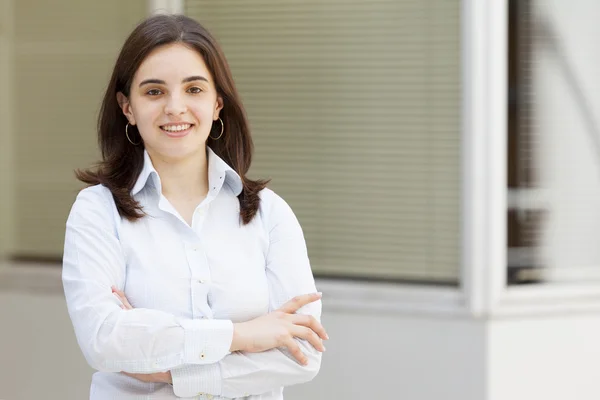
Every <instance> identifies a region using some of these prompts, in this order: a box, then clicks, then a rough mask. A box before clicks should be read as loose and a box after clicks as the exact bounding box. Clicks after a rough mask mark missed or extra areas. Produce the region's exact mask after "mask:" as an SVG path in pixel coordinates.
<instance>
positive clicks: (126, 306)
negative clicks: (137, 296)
mask: <svg viewBox="0 0 600 400" xmlns="http://www.w3.org/2000/svg"><path fill="white" fill-rule="evenodd" d="M111 289H112V292H113V294H114V295H115V297H117V298H118V299H119V301H120V302H121V303H122V304H121V308H122V309H124V310H133V306H132V305H131V304H129V300H127V297H125V293H123V291H121V290H119V289H117V288H116V287H115V286H111Z"/></svg>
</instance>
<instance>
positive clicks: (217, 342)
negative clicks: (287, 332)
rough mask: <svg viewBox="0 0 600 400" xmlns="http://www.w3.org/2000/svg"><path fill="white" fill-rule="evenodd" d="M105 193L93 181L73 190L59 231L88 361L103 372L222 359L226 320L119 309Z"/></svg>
mask: <svg viewBox="0 0 600 400" xmlns="http://www.w3.org/2000/svg"><path fill="white" fill-rule="evenodd" d="M108 196H110V193H109V192H108V191H107V190H106V189H105V188H102V187H98V186H97V187H92V188H88V189H85V190H83V191H82V192H80V194H79V195H78V196H77V200H76V201H75V204H74V205H73V208H72V210H71V213H70V215H69V218H68V221H67V227H66V236H65V248H64V256H63V271H62V279H63V286H64V291H65V296H66V301H67V307H68V310H69V315H70V317H71V320H72V322H73V326H74V329H75V335H76V337H77V341H78V343H79V346H80V347H81V350H82V352H83V354H84V356H85V358H86V360H87V361H88V363H89V364H90V366H92V368H95V369H97V370H100V371H107V372H119V371H125V372H132V373H153V372H160V371H166V370H169V369H172V368H175V367H177V366H180V365H182V364H190V365H193V364H198V365H204V364H214V363H216V362H218V361H219V360H221V359H222V358H223V357H225V356H226V355H227V354H229V349H230V346H231V341H232V335H233V324H232V322H231V321H228V320H192V319H183V318H177V317H175V316H173V315H171V314H169V313H165V312H162V311H158V310H150V309H143V308H138V309H134V310H123V309H121V307H120V302H119V300H118V299H117V298H116V297H115V296H114V295H113V294H112V292H111V286H112V285H113V284H116V285H117V286H118V287H120V288H123V286H124V283H125V259H124V255H123V253H122V250H121V246H120V242H119V239H118V235H117V230H116V219H115V213H116V209H113V208H114V204H112V203H111V202H110V198H109V197H108Z"/></svg>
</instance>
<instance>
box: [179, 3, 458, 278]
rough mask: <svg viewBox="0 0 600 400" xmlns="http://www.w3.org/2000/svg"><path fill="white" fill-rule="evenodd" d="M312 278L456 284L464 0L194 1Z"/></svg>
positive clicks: (192, 11) (257, 170)
mask: <svg viewBox="0 0 600 400" xmlns="http://www.w3.org/2000/svg"><path fill="white" fill-rule="evenodd" d="M185 5H186V6H185V8H186V13H187V14H188V15H190V16H191V17H193V18H196V19H198V20H199V21H200V22H201V23H203V24H204V25H206V26H207V27H208V28H209V29H210V30H211V31H212V32H213V33H214V34H215V35H216V36H217V38H218V40H219V41H220V43H221V44H222V46H223V47H224V51H225V54H226V55H227V57H228V60H229V63H230V65H231V68H232V71H233V74H234V78H235V80H236V82H237V85H238V89H239V90H240V93H241V94H242V97H243V100H244V103H245V105H246V108H247V111H248V114H249V118H250V122H251V124H252V129H253V135H254V138H255V143H256V154H255V156H256V157H255V163H254V167H253V169H252V171H251V174H252V175H253V176H257V177H271V178H272V179H273V182H272V185H271V187H272V188H273V189H274V190H275V191H276V192H278V193H279V194H281V195H282V196H283V197H284V198H285V199H286V200H287V201H288V202H289V203H290V205H291V206H292V208H293V209H294V211H295V212H296V214H297V216H298V218H299V220H300V222H301V224H302V226H303V228H304V231H305V235H306V238H307V242H308V247H309V252H310V256H311V260H312V264H313V268H314V271H315V273H316V274H317V275H318V276H331V277H349V278H360V279H375V280H378V279H381V280H384V279H385V280H398V281H416V282H432V283H442V284H457V282H458V279H459V275H460V272H459V269H460V267H459V265H460V243H461V236H460V231H461V223H460V220H461V215H460V212H461V211H460V210H461V206H460V193H461V186H460V185H461V184H460V173H461V171H460V166H461V161H460V149H461V133H460V125H461V121H460V109H461V87H460V79H461V66H460V59H461V55H460V31H461V28H460V11H461V2H460V1H458V0H456V1H454V0H453V1H448V0H438V1H430V2H422V1H419V0H413V1H402V2H375V3H373V2H361V1H351V2H347V1H345V2H340V1H336V0H328V1H319V2H313V1H300V0H298V1H289V2H279V1H275V0H272V1H261V2H246V1H241V0H236V1H233V0H232V1H227V2H216V1H199V0H196V1H194V0H189V1H186V2H185Z"/></svg>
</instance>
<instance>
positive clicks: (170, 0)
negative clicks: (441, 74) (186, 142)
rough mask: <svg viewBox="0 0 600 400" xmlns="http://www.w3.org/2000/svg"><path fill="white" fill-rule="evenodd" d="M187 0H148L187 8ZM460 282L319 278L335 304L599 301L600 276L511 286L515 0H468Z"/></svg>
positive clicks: (503, 306)
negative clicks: (511, 8)
mask: <svg viewBox="0 0 600 400" xmlns="http://www.w3.org/2000/svg"><path fill="white" fill-rule="evenodd" d="M184 9H185V4H184V0H149V10H150V12H151V13H153V12H156V11H165V10H167V12H183V10H184ZM461 10H462V21H463V22H462V24H461V33H460V34H461V43H462V44H461V51H462V54H461V61H462V72H461V78H462V89H461V92H462V98H463V103H462V105H461V142H462V143H461V146H462V147H461V149H462V157H461V164H462V165H461V178H462V184H463V186H462V188H461V195H462V199H461V211H462V224H461V232H460V234H461V271H460V276H459V279H460V284H459V286H458V287H447V286H435V285H422V284H390V283H380V282H366V281H360V280H351V281H350V280H342V279H333V278H332V279H329V278H317V285H318V287H319V289H320V290H322V291H323V292H324V300H325V301H326V303H327V305H328V307H330V308H331V309H340V310H348V311H350V310H351V311H357V310H362V311H375V312H403V313H404V312H415V311H417V312H419V313H420V314H436V315H447V316H455V317H475V318H477V317H489V316H510V315H523V314H531V313H534V314H539V313H548V312H550V313H554V312H562V311H566V310H569V311H572V310H574V309H577V310H588V309H594V310H595V309H600V284H599V285H581V284H560V285H557V284H548V283H540V284H535V285H532V286H511V287H508V286H507V220H506V213H507V202H508V186H507V167H508V166H507V163H508V160H507V158H508V153H507V139H508V137H507V133H508V131H507V129H508V98H507V96H508V0H498V1H493V2H483V1H479V0H461Z"/></svg>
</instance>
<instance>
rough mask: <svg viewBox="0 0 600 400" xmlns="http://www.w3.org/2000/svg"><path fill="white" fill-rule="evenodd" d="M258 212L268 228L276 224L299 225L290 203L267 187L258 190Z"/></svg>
mask: <svg viewBox="0 0 600 400" xmlns="http://www.w3.org/2000/svg"><path fill="white" fill-rule="evenodd" d="M259 196H260V214H261V215H262V217H263V219H264V220H265V223H266V225H267V226H268V227H269V228H271V229H272V228H273V227H275V226H277V225H281V224H285V225H299V223H298V219H297V218H296V215H295V214H294V211H293V210H292V208H291V207H290V205H289V204H288V203H287V202H286V201H285V200H284V199H283V198H282V197H281V196H279V195H278V194H277V193H275V192H274V191H273V190H271V189H269V188H265V189H263V190H261V191H260V192H259Z"/></svg>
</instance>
